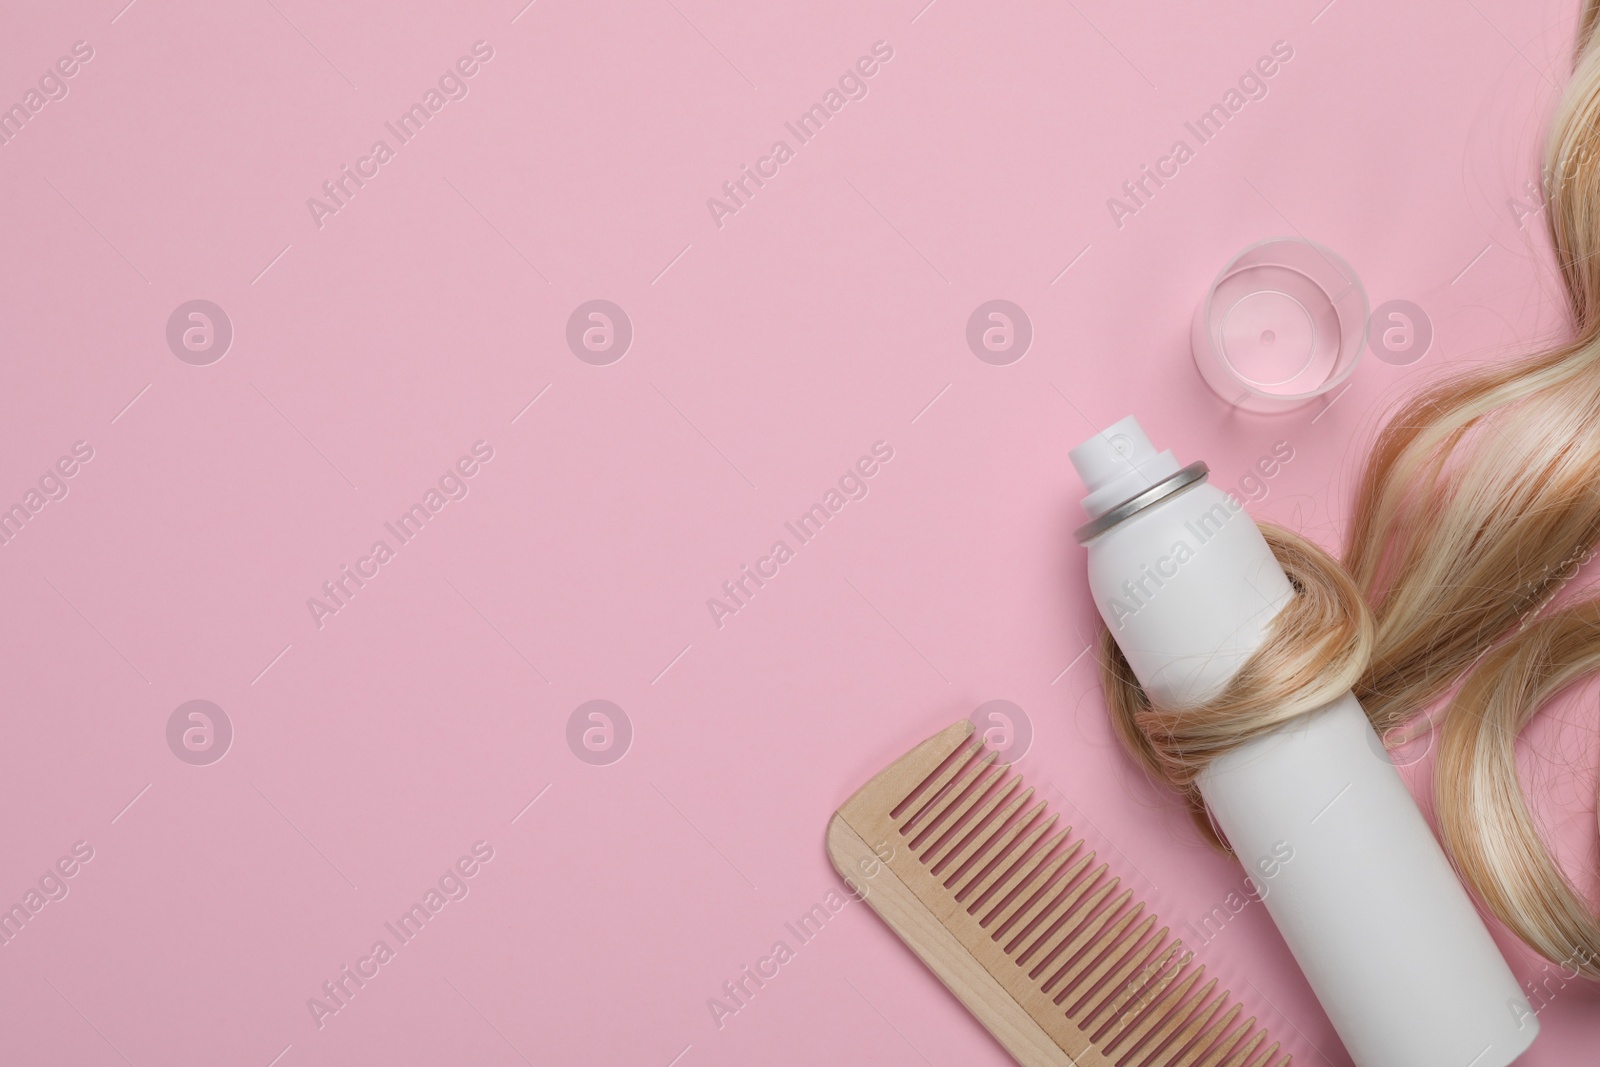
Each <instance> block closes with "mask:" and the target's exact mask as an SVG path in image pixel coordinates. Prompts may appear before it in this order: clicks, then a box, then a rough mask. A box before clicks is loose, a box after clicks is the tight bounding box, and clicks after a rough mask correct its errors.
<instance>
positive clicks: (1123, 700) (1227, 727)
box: [1100, 523, 1374, 847]
mask: <svg viewBox="0 0 1600 1067" xmlns="http://www.w3.org/2000/svg"><path fill="white" fill-rule="evenodd" d="M1261 533H1262V536H1263V537H1265V538H1266V541H1267V545H1268V546H1269V547H1270V548H1271V549H1272V553H1273V555H1275V556H1277V558H1278V562H1279V563H1280V564H1281V565H1282V566H1283V570H1284V573H1285V574H1286V575H1288V577H1289V582H1290V584H1291V585H1293V586H1294V590H1295V595H1294V598H1293V599H1292V600H1291V601H1290V602H1289V604H1288V606H1286V607H1285V608H1284V609H1283V611H1282V612H1281V613H1279V615H1278V617H1277V618H1276V619H1275V620H1274V621H1273V625H1272V629H1271V632H1270V633H1269V634H1268V636H1267V640H1266V642H1265V644H1263V645H1262V646H1261V647H1260V648H1259V649H1257V650H1256V652H1255V654H1254V655H1252V656H1251V657H1250V658H1249V659H1248V660H1246V661H1245V664H1244V666H1243V667H1242V668H1240V670H1239V673H1238V674H1236V675H1234V677H1233V679H1232V680H1231V681H1229V683H1228V684H1227V686H1226V687H1225V688H1224V689H1223V691H1222V692H1221V693H1219V694H1218V695H1217V696H1216V697H1214V698H1212V699H1211V700H1209V701H1207V702H1206V703H1204V704H1201V705H1198V706H1192V707H1161V706H1157V705H1155V704H1154V703H1153V702H1152V701H1151V700H1150V697H1149V695H1148V694H1147V693H1145V691H1144V689H1143V688H1141V687H1140V685H1139V682H1138V680H1137V679H1136V678H1135V677H1134V676H1133V671H1132V669H1131V668H1130V667H1129V666H1128V661H1127V659H1125V658H1124V657H1123V655H1122V650H1121V649H1120V648H1118V647H1117V643H1116V641H1115V639H1113V638H1112V636H1111V632H1110V631H1109V630H1106V629H1104V628H1102V630H1101V634H1100V670H1101V680H1102V683H1103V686H1104V689H1105V695H1106V705H1107V708H1108V710H1109V711H1110V714H1111V723H1112V726H1113V728H1114V729H1115V730H1116V733H1117V737H1118V739H1119V740H1120V741H1121V742H1122V745H1123V747H1124V748H1125V749H1127V751H1128V752H1129V753H1130V754H1132V755H1133V757H1134V758H1135V759H1137V760H1138V761H1139V763H1140V764H1142V765H1143V766H1144V768H1145V769H1146V770H1147V771H1148V772H1150V773H1151V774H1153V775H1155V776H1156V777H1158V778H1160V779H1163V780H1164V781H1166V782H1167V783H1168V784H1170V785H1171V786H1172V787H1173V788H1175V789H1177V790H1179V791H1180V792H1182V793H1183V794H1184V795H1185V796H1186V797H1187V799H1188V801H1189V805H1190V808H1191V809H1192V811H1193V813H1194V815H1195V822H1196V824H1197V825H1198V826H1199V827H1200V829H1201V832H1202V833H1204V834H1205V835H1206V837H1207V838H1208V839H1209V840H1210V841H1211V842H1212V843H1214V844H1217V845H1218V846H1219V847H1226V846H1225V845H1223V843H1222V841H1221V840H1220V838H1219V837H1218V836H1217V834H1216V830H1215V828H1214V827H1213V826H1212V825H1211V821H1210V820H1209V818H1207V816H1206V814H1205V807H1204V804H1203V803H1202V802H1201V799H1200V793H1199V790H1198V789H1197V788H1196V787H1195V778H1196V777H1197V776H1198V775H1199V773H1200V772H1201V771H1202V770H1204V769H1205V767H1206V765H1207V764H1208V763H1210V762H1211V761H1212V760H1214V759H1216V758H1217V757H1218V756H1221V755H1224V754H1226V753H1228V752H1231V751H1233V750H1234V749H1236V748H1238V747H1240V746H1241V745H1244V744H1246V743H1248V742H1250V741H1252V740H1254V739H1255V738H1257V737H1259V736H1261V735H1262V734H1264V733H1266V732H1268V731H1270V730H1273V729H1276V728H1277V727H1279V726H1282V725H1283V724H1284V723H1287V722H1289V721H1290V720H1292V719H1294V718H1296V717H1298V716H1300V715H1303V714H1305V713H1306V712H1308V711H1314V710H1315V709H1317V708H1320V707H1323V706H1325V705H1327V704H1329V703H1331V702H1332V701H1334V700H1336V699H1338V697H1340V696H1341V695H1342V694H1344V693H1345V692H1346V691H1348V690H1350V689H1351V688H1353V687H1354V685H1355V684H1356V681H1357V680H1358V679H1359V678H1360V677H1361V676H1362V674H1363V673H1364V672H1365V671H1366V669H1367V663H1368V660H1369V658H1370V656H1371V653H1372V641H1373V632H1374V631H1373V622H1372V613H1371V612H1370V611H1368V610H1367V603H1366V601H1365V600H1363V599H1362V597H1361V591H1360V590H1359V589H1357V588H1356V585H1355V583H1354V582H1352V581H1351V580H1350V578H1349V576H1348V575H1347V574H1346V573H1345V571H1344V569H1343V568H1342V567H1340V566H1339V561H1338V560H1336V559H1334V558H1333V557H1332V556H1330V555H1329V554H1328V553H1327V552H1325V551H1323V550H1322V549H1321V548H1319V547H1318V546H1317V545H1315V544H1313V543H1312V542H1311V541H1308V540H1307V539H1306V538H1304V537H1302V536H1300V535H1299V534H1297V533H1294V532H1293V531H1291V530H1286V529H1284V528H1283V527H1281V526H1273V525H1270V524H1266V523H1263V524H1261Z"/></svg>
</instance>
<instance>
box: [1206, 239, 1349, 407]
mask: <svg viewBox="0 0 1600 1067" xmlns="http://www.w3.org/2000/svg"><path fill="white" fill-rule="evenodd" d="M1366 340H1367V292H1366V290H1365V289H1364V288H1363V287H1362V285H1361V279H1359V278H1357V277H1356V273H1355V271H1353V270H1351V269H1350V265H1349V264H1348V263H1346V262H1345V261H1344V260H1343V259H1342V258H1340V257H1339V255H1338V254H1337V253H1335V252H1334V251H1332V250H1331V249H1329V248H1325V247H1324V246H1322V245H1319V244H1317V243H1315V242H1313V241H1307V240H1304V239H1303V238H1299V237H1272V238H1268V239H1267V240H1265V241H1260V242H1258V243H1256V244H1253V245H1251V246H1250V247H1249V248H1246V249H1245V250H1244V251H1242V252H1240V253H1239V254H1238V255H1236V256H1234V257H1233V259H1232V260H1230V261H1229V262H1228V265H1227V266H1225V267H1223V268H1222V270H1221V272H1220V273H1218V274H1217V278H1216V281H1214V282H1212V283H1211V288H1210V289H1209V290H1207V292H1206V295H1205V299H1203V300H1201V301H1200V306H1199V307H1197V308H1196V309H1195V315H1194V326H1193V330H1192V334H1191V341H1192V345H1193V348H1194V361H1195V365H1196V366H1197V367H1198V368H1199V369H1200V376H1201V377H1202V378H1204V379H1205V381H1206V384H1207V385H1209V386H1210V387H1211V389H1212V391H1214V392H1215V393H1216V394H1217V395H1218V396H1220V397H1221V398H1222V399H1224V400H1226V401H1227V402H1228V403H1230V404H1232V405H1234V406H1235V407H1237V408H1240V409H1241V410H1244V411H1254V412H1278V411H1289V410H1291V409H1293V408H1297V407H1300V406H1301V405H1302V404H1306V403H1308V402H1309V401H1312V400H1314V399H1316V398H1317V397H1319V396H1322V395H1323V394H1325V393H1328V392H1330V391H1332V390H1334V389H1337V388H1338V387H1339V386H1340V385H1343V384H1344V382H1345V381H1346V380H1347V379H1348V378H1349V377H1350V375H1351V374H1352V373H1353V372H1354V371H1355V369H1356V364H1357V363H1358V362H1359V361H1360V359H1361V352H1362V350H1363V349H1364V348H1365V347H1366Z"/></svg>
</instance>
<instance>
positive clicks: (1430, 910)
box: [1071, 416, 1539, 1067]
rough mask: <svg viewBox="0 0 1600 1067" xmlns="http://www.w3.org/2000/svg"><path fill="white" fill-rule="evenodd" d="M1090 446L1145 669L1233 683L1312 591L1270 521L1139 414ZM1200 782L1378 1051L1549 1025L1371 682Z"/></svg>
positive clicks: (1309, 968)
mask: <svg viewBox="0 0 1600 1067" xmlns="http://www.w3.org/2000/svg"><path fill="white" fill-rule="evenodd" d="M1071 457H1072V463H1073V466H1074V467H1076V468H1077V471H1078V474H1079V476H1080V477H1081V478H1082V479H1083V482H1084V485H1085V486H1087V487H1088V489H1089V495H1088V496H1086V497H1085V498H1084V500H1083V506H1084V509H1085V510H1086V511H1087V512H1088V514H1089V519H1090V521H1089V522H1088V523H1087V524H1086V525H1085V526H1083V527H1081V528H1080V529H1079V530H1078V540H1079V541H1080V542H1081V543H1083V544H1084V545H1085V546H1086V547H1087V548H1088V552H1089V589H1090V592H1091V593H1092V594H1093V596H1094V601H1095V605H1096V606H1097V607H1098V608H1099V610H1100V614H1101V617H1102V618H1104V619H1105V622H1106V625H1107V626H1108V627H1110V629H1111V633H1112V635H1113V636H1114V637H1115V638H1116V641H1117V644H1118V646H1119V647H1120V648H1121V649H1122V652H1123V655H1124V656H1126V657H1127V660H1128V664H1129V666H1130V667H1131V668H1132V670H1133V673H1134V676H1135V677H1137V678H1138V680H1139V683H1140V685H1141V686H1142V687H1143V688H1144V690H1145V692H1146V693H1147V694H1149V696H1150V697H1151V698H1152V699H1153V700H1154V701H1156V702H1157V703H1159V704H1162V705H1164V706H1168V707H1183V706H1186V705H1187V706H1193V705H1197V704H1201V703H1204V702H1205V701H1207V700H1209V699H1211V698H1213V697H1215V696H1216V695H1218V694H1219V693H1220V692H1221V691H1222V689H1223V687H1224V686H1226V684H1227V683H1228V681H1229V680H1230V679H1231V678H1232V677H1233V676H1234V675H1235V674H1236V673H1237V672H1238V670H1239V668H1240V667H1241V666H1243V664H1244V662H1245V660H1246V659H1248V658H1249V657H1250V655H1251V654H1252V653H1253V652H1255V650H1256V649H1257V648H1259V647H1260V646H1261V644H1262V643H1263V642H1264V641H1265V639H1266V637H1267V634H1268V630H1269V628H1270V626H1271V625H1272V621H1273V619H1275V618H1276V617H1277V615H1278V613H1279V612H1280V611H1282V610H1283V608H1284V607H1285V606H1286V605H1287V604H1288V603H1289V600H1290V598H1291V597H1292V596H1293V595H1294V591H1293V587H1292V586H1291V585H1290V584H1289V580H1288V578H1287V577H1286V576H1285V575H1284V573H1283V569H1282V568H1281V567H1280V566H1279V564H1278V561H1277V559H1276V557H1274V556H1273V554H1272V551H1271V549H1270V548H1268V546H1267V543H1266V541H1265V539H1264V538H1263V537H1262V536H1261V531H1260V530H1259V529H1257V528H1256V525H1255V523H1254V522H1253V521H1251V519H1250V516H1249V515H1248V514H1246V513H1245V512H1244V509H1243V505H1242V504H1241V503H1240V502H1239V500H1238V499H1237V498H1235V497H1233V496H1232V495H1231V494H1227V493H1224V492H1222V491H1221V490H1219V489H1217V488H1216V487H1214V486H1211V485H1208V484H1206V465H1205V464H1204V463H1194V464H1191V465H1189V466H1187V467H1184V468H1182V469H1179V466H1178V463H1177V460H1176V459H1174V458H1173V455H1172V453H1171V452H1162V453H1160V454H1157V453H1156V450H1155V448H1154V447H1153V446H1152V445H1151V444H1150V441H1149V439H1148V438H1147V437H1146V436H1145V434H1144V431H1143V430H1142V429H1140V427H1139V423H1138V422H1137V420H1135V419H1134V418H1132V417H1131V416H1130V417H1129V418H1126V419H1123V420H1122V421H1121V422H1118V423H1116V424H1115V425H1113V426H1111V427H1110V428H1108V429H1106V430H1105V431H1103V432H1101V433H1100V434H1097V435H1096V436H1095V437H1093V438H1091V439H1089V440H1088V441H1085V442H1084V443H1083V444H1081V445H1079V446H1078V447H1077V448H1074V449H1073V450H1072V452H1071ZM1198 785H1199V788H1200V793H1201V795H1202V796H1203V797H1204V799H1205V802H1206V806H1207V808H1208V809H1209V810H1210V812H1211V815H1212V817H1213V818H1214V819H1215V821H1216V824H1217V826H1218V827H1220V828H1221V830H1222V833H1223V834H1224V835H1225V837H1226V839H1227V841H1228V843H1229V844H1230V845H1231V846H1232V848H1233V850H1234V853H1235V855H1237V856H1238V858H1239V860H1240V862H1241V863H1243V864H1244V866H1245V868H1246V870H1247V871H1248V872H1249V873H1250V874H1251V875H1252V877H1253V878H1254V880H1255V881H1256V882H1258V883H1260V882H1262V881H1263V876H1264V875H1265V874H1267V873H1268V872H1269V871H1270V876H1271V881H1270V886H1269V888H1270V892H1268V893H1266V894H1265V897H1264V903H1265V906H1266V909H1267V911H1268V912H1269V913H1270V914H1271V916H1272V919H1273V921H1274V922H1275V923H1276V924H1277V926H1278V929H1279V931H1280V932H1281V933H1282V934H1283V939H1284V941H1286V942H1287V943H1288V945H1289V949H1290V951H1291V952H1293V954H1294V957H1295V959H1296V960H1297V961H1298V962H1299V964H1300V967H1301V969H1302V970H1303V971H1304V972H1305V975H1306V978H1307V979H1308V980H1309V981H1310V984H1311V988H1312V989H1313V990H1314V991H1315V992H1316V995H1317V998H1318V999H1319V1000H1320V1001H1321V1002H1322V1007H1323V1009H1324V1010H1325V1011H1326V1012H1327V1013H1328V1017H1329V1019H1331V1020H1332V1022H1333V1025H1334V1029H1336V1030H1337V1031H1338V1033H1339V1036H1340V1038H1341V1039H1342V1040H1343V1041H1344V1045H1345V1048H1346V1049H1347V1050H1348V1051H1349V1053H1350V1055H1351V1057H1352V1058H1353V1059H1354V1060H1355V1062H1356V1063H1357V1064H1358V1065H1359V1067H1505V1065H1506V1064H1509V1063H1511V1062H1512V1061H1513V1060H1515V1059H1516V1058H1517V1056H1519V1055H1520V1054H1521V1053H1522V1052H1523V1051H1524V1050H1525V1049H1527V1047H1528V1045H1529V1044H1530V1043H1532V1041H1533V1039H1534V1037H1535V1036H1537V1035H1538V1032H1539V1024H1538V1020H1537V1018H1536V1017H1535V1016H1534V1013H1533V1009H1532V1008H1531V1007H1530V1006H1529V1004H1528V1000H1527V998H1526V997H1525V996H1524V995H1523V992H1522V989H1521V988H1520V987H1519V986H1518V984H1517V980H1516V978H1515V976H1514V975H1513V974H1512V973H1511V969H1510V968H1509V967H1508V966H1507V965H1506V962H1505V959H1504V958H1503V957H1502V956H1501V954H1500V951H1499V948H1498V947H1497V946H1496V945H1495V943H1494V940H1493V939H1492V938H1491V937H1490V936H1489V932H1488V930H1487V929H1486V928H1485V926H1484V923H1483V920H1482V918H1481V917H1480V916H1479V914H1478V912H1477V910H1476V909H1475V908H1474V907H1473V904H1472V901H1471V899H1470V898H1469V897H1468V896H1467V893H1466V891H1465V889H1463V887H1462V885H1461V883H1460V881H1458V880H1457V878H1456V875H1455V872H1454V871H1453V870H1452V869H1451V867H1450V864H1449V862H1448V861H1447V860H1446V859H1445V856H1444V852H1443V850H1442V849H1441V848H1440V847H1439V844H1438V842H1437V841H1436V840H1435V839H1434V836H1433V833H1432V832H1431V831H1430V829H1429V828H1428V824H1427V822H1426V821H1425V820H1424V819H1423V817H1422V813H1421V812H1420V811H1419V810H1418V809H1417V805H1416V802H1415V801H1414V800H1413V799H1412V797H1411V794H1410V793H1409V792H1408V791H1407V790H1406V786H1405V783H1404V781H1403V780H1402V779H1401V777H1400V774H1399V772H1398V771H1397V770H1396V769H1395V767H1394V764H1393V763H1392V762H1391V761H1390V759H1389V758H1388V755H1387V753H1386V752H1385V751H1384V747H1383V744H1382V742H1381V741H1380V740H1379V738H1378V736H1377V734H1376V733H1375V732H1374V731H1373V729H1372V726H1371V724H1370V723H1369V722H1368V721H1367V717H1366V714H1365V713H1364V712H1363V711H1362V710H1361V705H1360V704H1359V703H1358V702H1357V701H1356V698H1355V697H1354V696H1353V695H1352V694H1349V693H1347V694H1345V695H1344V696H1342V697H1340V698H1339V699H1337V700H1335V701H1334V702H1333V703H1331V704H1329V705H1327V706H1326V707H1324V708H1322V709H1320V710H1318V711H1315V712H1311V713H1309V714H1307V715H1303V716H1301V717H1299V718H1297V719H1295V720H1294V721H1293V722H1291V723H1289V724H1287V725H1285V726H1283V727H1280V728H1279V729H1277V730H1276V731H1274V732H1272V733H1270V734H1267V735H1265V736H1263V737H1260V738H1258V739H1256V740H1254V741H1252V742H1250V743H1248V744H1246V745H1244V746H1243V747H1241V748H1239V749H1237V750H1235V751H1234V752H1231V753H1229V754H1228V755H1226V756H1223V757H1221V758H1220V759H1217V760H1215V761H1213V762H1212V763H1211V765H1210V766H1209V767H1207V768H1206V770H1205V771H1204V772H1203V773H1202V774H1201V776H1200V778H1199V782H1198ZM1285 855H1292V859H1290V860H1289V861H1288V862H1283V857H1284V856H1285Z"/></svg>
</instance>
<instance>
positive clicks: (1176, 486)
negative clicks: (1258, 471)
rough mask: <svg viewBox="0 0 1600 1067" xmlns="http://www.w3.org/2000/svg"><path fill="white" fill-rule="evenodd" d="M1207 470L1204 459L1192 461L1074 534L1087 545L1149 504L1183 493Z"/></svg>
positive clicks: (1203, 476)
mask: <svg viewBox="0 0 1600 1067" xmlns="http://www.w3.org/2000/svg"><path fill="white" fill-rule="evenodd" d="M1210 473H1211V468H1210V467H1207V466H1206V465H1205V463H1204V462H1195V463H1191V464H1189V465H1188V466H1187V467H1185V468H1183V469H1182V470H1181V471H1179V472H1178V473H1177V474H1173V475H1170V476H1168V477H1166V478H1163V479H1161V480H1160V481H1159V482H1157V483H1156V484H1155V485H1152V486H1151V487H1150V488H1148V489H1145V490H1143V491H1141V492H1139V493H1135V494H1134V495H1133V496H1130V497H1129V498H1128V499H1126V500H1124V501H1123V502H1122V503H1120V504H1118V505H1117V506H1116V507H1114V508H1112V509H1111V510H1110V511H1107V512H1106V513H1105V514H1104V515H1100V516H1097V517H1096V518H1093V519H1090V520H1089V521H1088V522H1086V523H1084V524H1083V525H1082V526H1080V527H1078V529H1077V531H1076V532H1075V533H1074V535H1073V536H1075V537H1076V538H1077V539H1078V544H1080V545H1082V544H1087V543H1088V542H1089V541H1091V540H1093V539H1094V538H1096V537H1099V536H1100V535H1101V534H1103V533H1105V532H1106V531H1107V530H1109V529H1111V527H1113V526H1115V525H1117V524H1118V523H1119V522H1122V521H1124V520H1125V519H1129V518H1132V517H1133V516H1134V515H1137V514H1138V513H1139V512H1141V511H1143V510H1144V509H1145V508H1147V507H1149V506H1150V505H1152V504H1157V503H1160V502H1161V501H1163V500H1165V499H1166V498H1167V497H1169V496H1171V495H1172V494H1174V493H1180V492H1182V491H1183V490H1185V489H1187V488H1189V487H1190V486H1191V485H1193V484H1194V483H1195V482H1203V481H1205V479H1206V475H1207V474H1210Z"/></svg>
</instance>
